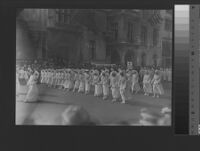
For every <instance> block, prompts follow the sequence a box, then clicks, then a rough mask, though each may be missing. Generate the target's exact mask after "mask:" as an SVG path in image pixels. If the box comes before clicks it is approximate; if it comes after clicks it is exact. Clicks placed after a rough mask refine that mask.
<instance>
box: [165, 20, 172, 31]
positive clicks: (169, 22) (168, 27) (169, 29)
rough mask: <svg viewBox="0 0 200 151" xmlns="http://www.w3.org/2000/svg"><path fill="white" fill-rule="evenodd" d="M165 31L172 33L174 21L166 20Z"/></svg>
mask: <svg viewBox="0 0 200 151" xmlns="http://www.w3.org/2000/svg"><path fill="white" fill-rule="evenodd" d="M165 30H166V31H172V21H171V20H170V19H165Z"/></svg>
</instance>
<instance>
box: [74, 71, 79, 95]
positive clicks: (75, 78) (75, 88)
mask: <svg viewBox="0 0 200 151" xmlns="http://www.w3.org/2000/svg"><path fill="white" fill-rule="evenodd" d="M74 80H75V84H74V89H73V92H76V91H78V89H79V84H80V80H79V70H76V71H75V75H74Z"/></svg>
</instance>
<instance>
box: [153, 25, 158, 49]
mask: <svg viewBox="0 0 200 151" xmlns="http://www.w3.org/2000/svg"><path fill="white" fill-rule="evenodd" d="M157 44H158V29H154V30H153V46H157Z"/></svg>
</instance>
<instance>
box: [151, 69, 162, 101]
mask: <svg viewBox="0 0 200 151" xmlns="http://www.w3.org/2000/svg"><path fill="white" fill-rule="evenodd" d="M152 84H153V94H154V95H153V97H157V98H159V97H160V95H162V94H164V90H163V86H162V83H161V76H160V75H159V72H158V70H156V71H155V74H154V77H153V79H152Z"/></svg>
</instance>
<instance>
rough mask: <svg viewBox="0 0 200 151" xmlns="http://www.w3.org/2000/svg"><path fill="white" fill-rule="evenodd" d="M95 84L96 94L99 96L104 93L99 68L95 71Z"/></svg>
mask: <svg viewBox="0 0 200 151" xmlns="http://www.w3.org/2000/svg"><path fill="white" fill-rule="evenodd" d="M93 84H94V86H95V88H94V96H97V97H99V96H100V95H101V94H102V88H101V79H100V76H99V71H98V70H95V72H94V77H93Z"/></svg>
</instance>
